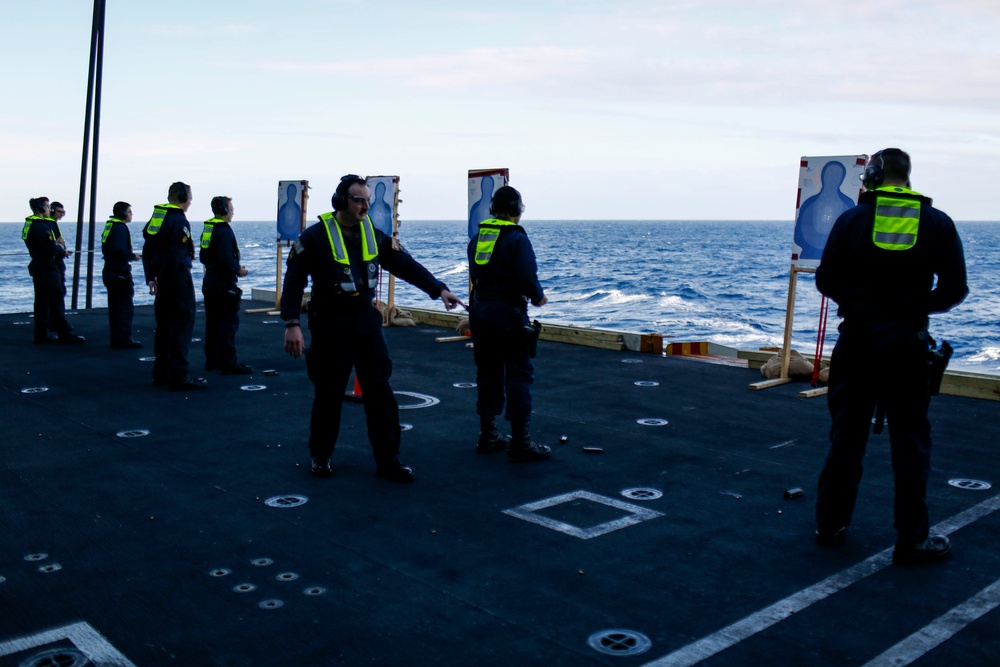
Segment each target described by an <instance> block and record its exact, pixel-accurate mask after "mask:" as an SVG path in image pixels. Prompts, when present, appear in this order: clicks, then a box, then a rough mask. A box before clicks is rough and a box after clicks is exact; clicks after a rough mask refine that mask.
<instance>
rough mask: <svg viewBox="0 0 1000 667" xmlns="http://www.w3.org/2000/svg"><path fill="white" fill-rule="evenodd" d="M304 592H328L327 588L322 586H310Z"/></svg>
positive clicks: (315, 593) (317, 593)
mask: <svg viewBox="0 0 1000 667" xmlns="http://www.w3.org/2000/svg"><path fill="white" fill-rule="evenodd" d="M302 592H303V593H305V594H306V595H322V594H323V593H326V589H325V588H323V587H322V586H310V587H309V588H307V589H305V590H304V591H302Z"/></svg>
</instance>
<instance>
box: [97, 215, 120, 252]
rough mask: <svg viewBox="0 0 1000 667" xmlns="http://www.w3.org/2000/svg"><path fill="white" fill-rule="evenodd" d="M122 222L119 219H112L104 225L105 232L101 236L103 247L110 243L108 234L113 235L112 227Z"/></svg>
mask: <svg viewBox="0 0 1000 667" xmlns="http://www.w3.org/2000/svg"><path fill="white" fill-rule="evenodd" d="M116 222H121V220H119V219H118V218H111V219H110V220H108V221H107V222H106V223H104V232H103V233H102V234H101V245H102V246H103V245H104V244H105V243H107V241H108V234H110V233H111V227H112V226H113V225H114V224H115V223H116Z"/></svg>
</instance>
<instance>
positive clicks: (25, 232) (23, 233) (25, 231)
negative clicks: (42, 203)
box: [21, 215, 47, 241]
mask: <svg viewBox="0 0 1000 667" xmlns="http://www.w3.org/2000/svg"><path fill="white" fill-rule="evenodd" d="M46 219H47V218H43V217H42V216H40V215H29V216H28V217H27V218H25V219H24V228H23V229H21V240H22V241H27V240H28V232H29V231H31V223H33V222H34V221H35V220H46Z"/></svg>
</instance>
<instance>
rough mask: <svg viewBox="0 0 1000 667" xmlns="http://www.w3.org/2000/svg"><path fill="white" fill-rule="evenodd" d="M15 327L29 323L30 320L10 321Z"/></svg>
mask: <svg viewBox="0 0 1000 667" xmlns="http://www.w3.org/2000/svg"><path fill="white" fill-rule="evenodd" d="M11 324H13V325H14V326H16V327H20V326H24V325H25V324H31V322H30V321H29V322H11Z"/></svg>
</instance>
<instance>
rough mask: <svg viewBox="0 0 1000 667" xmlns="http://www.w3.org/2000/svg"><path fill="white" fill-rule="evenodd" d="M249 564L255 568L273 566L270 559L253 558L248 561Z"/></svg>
mask: <svg viewBox="0 0 1000 667" xmlns="http://www.w3.org/2000/svg"><path fill="white" fill-rule="evenodd" d="M250 564H251V565H256V566H257V567H267V566H268V565H274V561H273V560H271V559H270V558H254V559H253V560H252V561H250Z"/></svg>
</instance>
